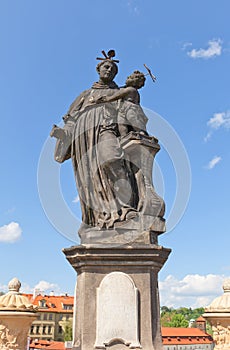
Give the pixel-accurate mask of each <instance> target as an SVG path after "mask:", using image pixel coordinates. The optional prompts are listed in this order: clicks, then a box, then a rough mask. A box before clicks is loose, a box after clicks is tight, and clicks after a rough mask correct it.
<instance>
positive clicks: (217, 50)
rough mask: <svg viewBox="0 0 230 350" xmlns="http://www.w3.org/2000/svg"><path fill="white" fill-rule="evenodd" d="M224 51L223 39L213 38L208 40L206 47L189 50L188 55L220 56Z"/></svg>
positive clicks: (197, 56)
mask: <svg viewBox="0 0 230 350" xmlns="http://www.w3.org/2000/svg"><path fill="white" fill-rule="evenodd" d="M221 53H222V40H221V39H212V40H209V42H208V47H207V48H206V49H202V48H201V49H192V50H191V51H189V52H187V55H188V56H189V57H191V58H204V59H208V58H211V57H215V56H220V55H221Z"/></svg>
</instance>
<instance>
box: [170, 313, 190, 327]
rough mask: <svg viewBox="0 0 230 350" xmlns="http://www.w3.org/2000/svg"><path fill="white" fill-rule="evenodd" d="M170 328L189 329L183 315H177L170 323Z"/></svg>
mask: <svg viewBox="0 0 230 350" xmlns="http://www.w3.org/2000/svg"><path fill="white" fill-rule="evenodd" d="M169 327H185V328H187V327H188V321H187V320H186V318H185V316H184V315H182V314H175V315H173V316H172V319H171V321H170V322H169Z"/></svg>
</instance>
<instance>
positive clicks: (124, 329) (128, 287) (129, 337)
mask: <svg viewBox="0 0 230 350" xmlns="http://www.w3.org/2000/svg"><path fill="white" fill-rule="evenodd" d="M114 342H116V343H117V342H119V343H121V344H125V345H126V346H128V347H129V348H131V349H132V348H141V345H140V342H139V319H138V290H137V288H136V287H135V285H134V282H133V280H132V279H131V277H130V276H129V275H127V274H125V273H123V272H112V273H110V274H108V275H106V276H105V277H104V278H103V280H102V282H101V284H100V286H99V288H97V316H96V342H95V348H99V349H100V348H102V349H104V348H105V347H106V346H109V345H112V344H113V343H114Z"/></svg>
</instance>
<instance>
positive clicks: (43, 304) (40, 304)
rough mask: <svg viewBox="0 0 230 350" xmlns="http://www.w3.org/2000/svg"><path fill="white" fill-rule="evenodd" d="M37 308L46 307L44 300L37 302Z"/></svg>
mask: <svg viewBox="0 0 230 350" xmlns="http://www.w3.org/2000/svg"><path fill="white" fill-rule="evenodd" d="M39 306H40V307H46V300H45V299H42V300H40V301H39Z"/></svg>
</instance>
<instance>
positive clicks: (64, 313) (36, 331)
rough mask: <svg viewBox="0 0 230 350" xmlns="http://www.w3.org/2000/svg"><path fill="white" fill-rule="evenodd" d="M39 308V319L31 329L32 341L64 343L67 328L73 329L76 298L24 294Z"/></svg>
mask: <svg viewBox="0 0 230 350" xmlns="http://www.w3.org/2000/svg"><path fill="white" fill-rule="evenodd" d="M24 295H26V296H27V297H28V299H29V300H30V302H31V303H32V304H34V305H36V306H38V313H37V314H38V318H37V319H36V320H35V321H34V322H33V324H32V326H31V328H30V334H29V336H30V338H31V340H35V339H38V340H47V341H51V340H55V341H64V336H65V333H66V332H67V327H71V328H72V317H73V304H74V297H73V296H68V295H67V294H65V295H62V296H54V295H42V294H38V295H36V296H34V295H33V294H24Z"/></svg>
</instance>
